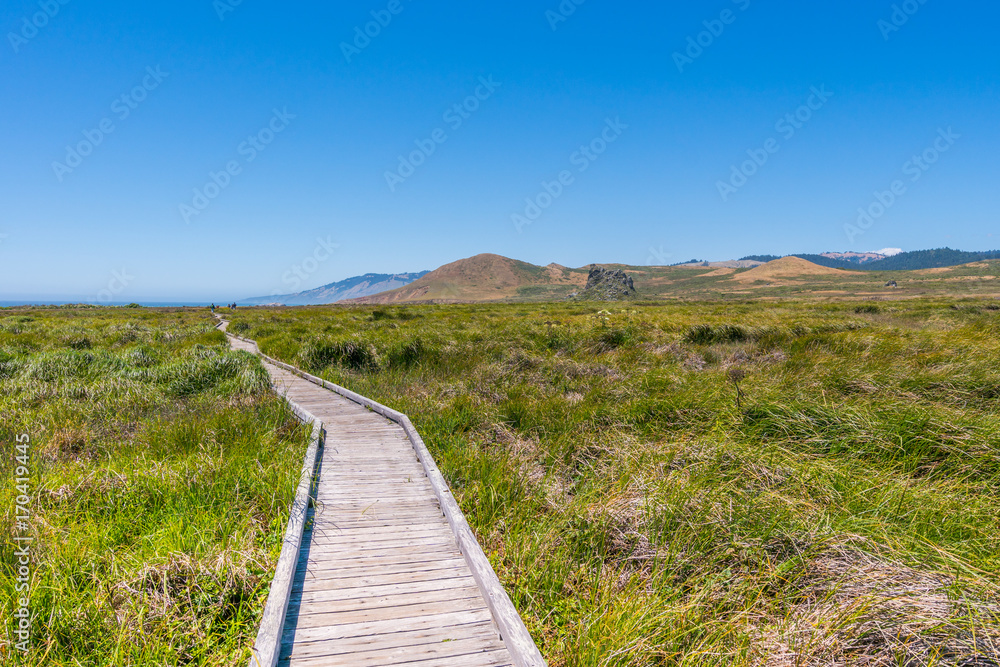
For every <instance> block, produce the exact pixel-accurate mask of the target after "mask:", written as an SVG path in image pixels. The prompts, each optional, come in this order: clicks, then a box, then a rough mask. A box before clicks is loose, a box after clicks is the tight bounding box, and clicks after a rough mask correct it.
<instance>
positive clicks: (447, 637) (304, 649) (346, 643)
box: [283, 621, 497, 659]
mask: <svg viewBox="0 0 1000 667" xmlns="http://www.w3.org/2000/svg"><path fill="white" fill-rule="evenodd" d="M496 634H497V631H496V627H495V626H494V625H493V623H492V622H491V621H479V622H476V623H465V624H463V625H449V626H445V627H434V628H430V629H426V630H407V631H404V632H391V633H389V632H386V633H381V634H377V635H367V636H364V637H350V638H346V639H337V640H330V641H316V642H297V643H295V644H293V645H291V647H290V649H289V652H288V653H287V654H283V657H286V658H292V659H295V658H312V657H322V656H328V655H344V654H348V655H349V654H352V653H361V652H364V651H371V650H376V649H380V650H384V649H390V648H402V647H409V646H420V645H424V644H432V643H442V642H450V641H455V640H456V639H462V638H466V639H468V638H483V639H489V638H492V637H495V636H496Z"/></svg>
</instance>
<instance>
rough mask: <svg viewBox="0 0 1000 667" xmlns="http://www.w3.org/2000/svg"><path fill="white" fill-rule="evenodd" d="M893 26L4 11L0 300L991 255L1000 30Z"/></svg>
mask: <svg viewBox="0 0 1000 667" xmlns="http://www.w3.org/2000/svg"><path fill="white" fill-rule="evenodd" d="M576 2H580V0H576ZM895 7H896V9H894V5H893V2H892V1H890V0H886V1H885V2H881V1H873V0H864V1H861V0H842V1H841V2H823V3H813V2H808V3H803V2H798V1H797V2H792V1H791V0H772V1H770V2H763V1H762V0H705V1H701V0H698V1H694V2H683V3H681V2H669V3H663V2H607V1H606V0H585V1H582V2H580V4H579V5H577V4H575V2H574V0H565V1H564V2H562V4H561V5H560V1H559V0H537V1H523V0H510V1H508V2H502V3H500V2H494V3H479V2H469V3H455V2H447V3H442V2H430V1H428V0H393V1H390V0H365V1H356V0H349V1H345V2H336V3H326V2H323V3H320V2H297V3H279V2H268V1H265V0H242V2H239V1H238V0H215V1H214V2H213V0H176V1H175V2H134V1H130V2H119V1H116V0H41V2H39V0H5V1H4V2H3V3H2V5H0V29H2V31H3V37H4V39H3V44H2V45H0V90H2V100H3V105H2V107H0V146H2V157H3V159H2V160H0V195H2V203H3V206H2V208H0V300H5V299H15V298H24V297H26V296H49V297H57V296H79V297H82V298H86V299H97V298H98V295H104V296H105V297H107V296H109V295H113V296H114V300H115V301H129V300H142V299H147V300H148V299H162V300H175V299H192V300H193V299H206V300H210V299H215V300H231V299H238V298H242V297H249V296H253V295H260V294H270V293H275V292H281V291H285V292H287V291H293V290H292V289H290V288H292V287H298V288H300V289H302V288H308V287H315V286H318V285H321V284H324V283H328V282H332V281H335V280H340V279H343V278H346V277H349V276H352V275H358V274H361V273H367V272H387V273H392V272H403V271H417V270H421V269H433V268H436V267H437V266H439V265H441V264H443V263H446V262H449V261H453V260H455V259H459V258H462V257H467V256H471V255H474V254H477V253H480V252H494V253H498V254H503V255H507V256H511V257H515V258H518V259H522V260H525V261H529V262H533V263H538V264H547V263H549V262H558V263H561V264H564V265H570V266H582V265H585V264H589V263H591V262H624V263H630V264H648V263H656V264H662V263H674V262H679V261H683V260H687V259H691V258H695V257H697V258H705V259H729V258H734V257H740V256H743V255H747V254H758V253H769V254H779V255H780V254H785V253H792V252H822V251H827V250H838V251H839V250H877V249H880V248H885V247H900V248H903V249H905V250H915V249H921V248H929V247H940V246H945V245H948V246H951V247H955V248H961V249H966V250H985V249H993V248H997V247H1000V239H998V238H994V237H993V234H994V233H997V231H998V230H997V225H996V223H997V211H998V205H1000V188H998V187H997V184H996V175H997V173H998V169H997V155H998V153H1000V97H998V92H1000V91H998V89H997V80H998V78H1000V40H998V39H997V37H996V26H997V25H998V19H1000V5H997V3H992V2H989V3H987V2H972V1H963V0H952V1H951V2H944V1H943V0H924V2H920V0H907V2H899V3H897V4H896V5H895ZM880 22H881V23H880ZM366 31H367V32H368V33H369V35H374V36H368V35H365V32H366ZM456 105H458V107H457V109H456ZM810 107H811V108H810ZM789 114H790V117H789ZM107 130H111V131H110V132H107ZM582 149H583V150H582ZM400 156H402V158H403V160H404V162H403V163H401V157H400ZM914 157H916V158H917V160H916V161H914ZM754 160H756V163H755V162H754ZM748 161H749V162H748ZM760 163H763V164H760ZM734 168H735V169H736V172H735V173H734ZM213 174H214V181H215V182H213V177H212V175H213ZM748 174H749V175H748ZM560 181H561V182H560ZM543 184H544V185H543ZM894 186H895V189H896V193H893V189H894ZM196 190H197V191H198V192H197V193H196ZM876 193H879V195H878V196H876ZM880 199H881V200H882V203H879V200H880ZM528 200H530V203H529V201H528ZM536 207H537V208H536ZM859 208H863V209H866V210H868V211H869V212H870V214H871V213H874V214H876V215H873V216H872V217H871V218H868V219H867V220H866V219H862V220H861V223H862V226H858V218H859V216H860V213H859V211H858V209H859ZM845 225H848V227H847V228H846V229H845ZM334 246H335V247H334ZM296 267H298V268H297V271H298V274H296V273H295V271H296ZM116 272H117V273H116Z"/></svg>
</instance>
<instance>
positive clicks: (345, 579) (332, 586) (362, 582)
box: [292, 563, 470, 595]
mask: <svg viewBox="0 0 1000 667" xmlns="http://www.w3.org/2000/svg"><path fill="white" fill-rule="evenodd" d="M429 565H430V568H429V569H426V570H413V569H410V568H407V569H405V570H404V571H402V572H400V573H397V574H387V573H385V572H377V573H374V574H368V575H358V576H331V577H329V578H324V579H320V578H310V579H307V580H306V581H304V582H302V584H297V585H295V586H293V587H292V594H293V595H294V594H296V593H300V594H302V595H305V594H306V593H311V592H318V591H325V590H345V591H347V590H351V589H352V588H364V587H371V586H388V585H392V584H410V583H421V582H431V581H444V580H461V579H462V578H463V577H467V576H470V575H469V570H468V569H467V568H465V567H462V566H461V565H456V566H451V567H449V566H448V565H441V564H440V563H432V564H429ZM435 566H436V567H435ZM330 574H331V575H340V574H344V573H343V572H331V573H330Z"/></svg>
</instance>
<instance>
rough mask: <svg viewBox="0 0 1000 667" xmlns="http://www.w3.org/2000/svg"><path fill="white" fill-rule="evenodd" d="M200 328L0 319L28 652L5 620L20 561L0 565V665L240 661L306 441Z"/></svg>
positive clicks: (3, 437)
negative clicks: (23, 472) (24, 499)
mask: <svg viewBox="0 0 1000 667" xmlns="http://www.w3.org/2000/svg"><path fill="white" fill-rule="evenodd" d="M209 319H210V318H208V317H206V316H205V315H204V314H201V313H197V314H195V313H190V312H177V313H171V312H149V311H120V310H115V311H110V310H82V311H75V310H50V311H43V310H39V311H30V312H28V313H26V314H15V315H9V314H7V313H6V312H0V407H2V412H0V446H3V447H4V448H5V450H6V451H5V452H4V455H3V456H2V457H0V479H2V480H3V485H2V487H0V503H2V507H3V508H4V509H3V511H2V512H0V532H2V533H3V534H4V535H7V536H12V535H13V534H15V532H16V526H15V524H14V512H13V508H14V503H15V497H16V495H17V494H18V492H17V491H16V488H15V484H14V479H13V478H14V474H15V467H14V465H13V463H14V459H13V454H14V443H15V437H16V436H17V435H20V434H27V435H29V436H30V437H31V450H30V451H31V457H32V459H31V461H32V462H31V473H32V474H31V493H30V503H29V507H30V509H31V512H32V517H31V519H30V521H29V522H28V523H29V529H28V534H29V535H30V536H31V537H33V538H34V542H33V543H32V545H31V571H32V585H31V589H30V590H31V595H30V605H29V608H30V610H31V614H32V639H31V651H30V652H29V653H27V654H22V653H20V652H19V651H15V650H14V648H13V641H14V637H13V635H12V630H13V628H12V625H11V623H10V622H8V621H9V619H10V618H11V614H12V613H13V611H14V599H15V596H14V587H15V583H16V582H15V573H16V571H17V565H18V563H17V559H16V558H15V557H14V555H13V549H11V548H9V544H8V545H7V546H6V547H5V548H4V550H3V552H2V555H0V592H2V594H0V618H3V619H4V623H3V627H2V629H0V663H2V664H12V665H13V664H24V665H39V666H41V665H46V666H48V665H101V666H105V665H114V666H122V667H124V666H126V665H128V666H135V665H182V664H183V665H232V664H238V663H243V662H246V661H248V660H249V657H250V654H249V649H250V647H251V646H252V643H253V639H254V637H255V636H256V631H257V626H258V624H259V620H260V614H261V611H262V609H263V603H264V600H265V599H266V595H267V590H268V586H269V584H270V577H271V575H272V574H273V566H274V564H275V562H276V561H277V556H278V553H279V552H280V547H281V536H282V535H283V532H284V523H285V521H286V520H287V511H288V506H289V504H290V502H291V499H292V496H293V494H294V488H295V484H296V481H297V477H298V472H299V467H300V465H301V453H302V451H304V446H305V441H306V433H305V431H304V429H301V428H300V427H299V426H298V425H297V423H296V422H295V420H294V417H293V416H292V415H291V414H290V413H289V410H288V409H287V407H286V406H285V404H284V403H283V402H282V401H280V400H279V399H278V398H276V397H274V396H272V395H271V394H270V393H269V391H268V386H269V383H268V378H267V373H266V371H265V370H264V369H263V368H262V366H261V365H260V363H259V362H258V361H257V360H256V359H255V358H254V357H253V356H251V355H249V354H246V353H242V352H231V351H229V349H228V346H227V343H226V340H225V337H224V336H223V335H222V334H221V333H219V332H217V331H215V330H214V329H213V328H212V325H211V322H210V321H209ZM21 534H24V533H23V532H22V533H21ZM5 542H7V540H5Z"/></svg>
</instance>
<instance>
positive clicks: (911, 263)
mask: <svg viewBox="0 0 1000 667" xmlns="http://www.w3.org/2000/svg"><path fill="white" fill-rule="evenodd" d="M787 256H788V257H798V258H800V259H804V260H806V261H809V262H812V263H813V264H819V265H820V266H825V267H827V268H831V269H846V270H852V271H919V270H921V269H942V268H947V267H949V266H961V265H962V264H971V263H972V262H980V261H983V260H986V259H1000V250H987V251H981V252H967V251H964V250H952V249H951V248H935V249H933V250H913V251H910V252H900V253H896V254H894V255H884V254H880V253H876V252H825V253H822V254H820V255H811V254H807V253H802V254H794V255H787ZM776 259H781V258H780V257H778V256H777V255H750V256H748V257H743V258H741V261H742V260H746V261H756V262H771V261H774V260H776Z"/></svg>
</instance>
